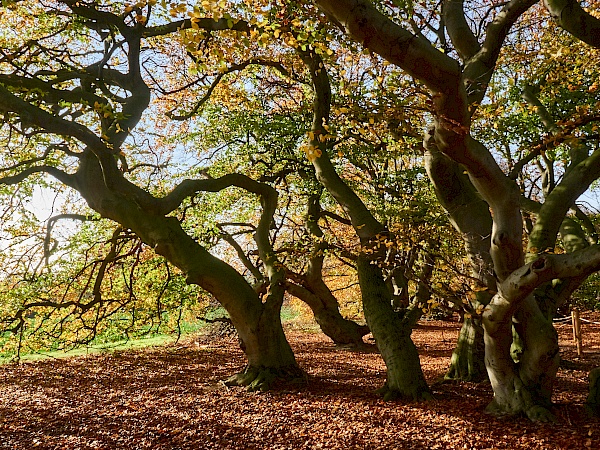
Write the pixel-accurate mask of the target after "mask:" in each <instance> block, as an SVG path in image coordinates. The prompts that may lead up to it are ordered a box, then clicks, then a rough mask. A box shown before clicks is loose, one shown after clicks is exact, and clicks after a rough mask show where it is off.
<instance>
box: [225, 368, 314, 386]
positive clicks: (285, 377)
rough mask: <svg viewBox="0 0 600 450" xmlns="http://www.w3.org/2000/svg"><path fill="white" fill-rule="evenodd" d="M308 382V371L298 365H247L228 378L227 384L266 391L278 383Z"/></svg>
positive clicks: (299, 383)
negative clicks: (275, 366)
mask: <svg viewBox="0 0 600 450" xmlns="http://www.w3.org/2000/svg"><path fill="white" fill-rule="evenodd" d="M306 383H307V377H306V373H305V372H304V371H303V370H302V369H300V368H299V367H298V366H290V367H277V368H274V367H256V366H247V367H246V368H245V369H244V370H243V371H242V372H240V373H237V374H235V375H233V376H231V377H229V378H228V379H227V380H225V382H224V384H225V386H245V387H246V388H247V390H248V391H249V392H256V391H260V392H266V391H269V390H271V389H273V388H274V387H275V386H276V385H281V384H284V385H288V386H289V385H296V386H298V385H300V386H303V385H305V384H306Z"/></svg>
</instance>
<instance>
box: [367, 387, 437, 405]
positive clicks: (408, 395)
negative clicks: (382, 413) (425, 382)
mask: <svg viewBox="0 0 600 450" xmlns="http://www.w3.org/2000/svg"><path fill="white" fill-rule="evenodd" d="M375 393H376V394H378V395H381V396H382V397H383V401H386V402H388V401H393V400H407V401H413V402H419V401H428V400H433V395H431V391H429V389H428V388H427V387H426V388H425V389H418V388H417V389H415V390H411V392H406V391H401V390H399V389H393V388H390V387H389V386H388V384H387V383H386V384H384V385H383V386H382V387H380V388H379V389H377V390H376V391H375Z"/></svg>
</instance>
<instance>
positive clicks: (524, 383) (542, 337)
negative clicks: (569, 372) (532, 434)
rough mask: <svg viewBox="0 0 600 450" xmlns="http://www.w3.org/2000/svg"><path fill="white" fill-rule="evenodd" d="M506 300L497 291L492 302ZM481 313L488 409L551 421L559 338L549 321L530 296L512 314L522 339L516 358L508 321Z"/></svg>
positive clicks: (492, 314)
mask: <svg viewBox="0 0 600 450" xmlns="http://www.w3.org/2000/svg"><path fill="white" fill-rule="evenodd" d="M505 301H506V300H504V299H502V298H501V297H500V294H499V295H498V296H497V297H496V298H495V299H494V301H493V303H494V304H500V303H502V302H505ZM498 319H501V317H494V313H493V310H492V309H490V310H489V311H488V312H487V313H486V314H484V322H483V323H484V329H485V331H486V333H485V363H486V367H487V371H488V374H489V377H490V382H491V384H492V388H493V390H494V399H493V400H492V402H491V403H490V405H488V408H487V411H488V412H490V413H492V414H495V415H517V414H525V415H526V416H527V417H529V418H530V419H531V420H534V421H552V420H554V417H553V415H552V413H551V412H550V407H551V405H552V403H551V396H552V388H553V384H554V381H555V379H556V372H557V370H558V363H559V353H558V338H557V334H556V331H555V330H554V327H553V326H552V322H551V321H548V320H547V319H546V318H545V317H544V316H543V314H542V313H541V311H540V310H539V308H538V306H537V304H536V302H535V300H534V298H533V296H532V295H530V296H529V297H527V298H526V299H525V300H524V301H523V303H522V306H521V308H519V310H518V311H517V313H516V314H515V330H516V331H517V333H518V334H519V336H520V338H521V342H522V352H521V353H520V355H519V361H518V362H515V361H514V360H513V358H512V357H511V351H510V349H511V345H512V344H513V335H512V328H511V322H508V321H505V320H498Z"/></svg>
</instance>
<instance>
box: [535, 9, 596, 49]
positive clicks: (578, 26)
mask: <svg viewBox="0 0 600 450" xmlns="http://www.w3.org/2000/svg"><path fill="white" fill-rule="evenodd" d="M544 5H545V6H546V9H547V10H548V12H549V13H550V15H551V16H552V18H553V19H554V20H555V21H556V23H558V24H559V25H560V26H561V27H562V28H564V29H565V30H566V31H567V32H569V33H571V34H572V35H573V36H575V37H576V38H577V39H579V40H581V41H583V42H585V43H587V44H589V45H591V46H592V47H597V48H599V47H600V20H599V19H598V18H596V17H594V16H592V15H591V14H589V13H588V12H587V11H586V10H585V9H583V8H582V7H581V5H580V4H579V2H577V1H576V0H544Z"/></svg>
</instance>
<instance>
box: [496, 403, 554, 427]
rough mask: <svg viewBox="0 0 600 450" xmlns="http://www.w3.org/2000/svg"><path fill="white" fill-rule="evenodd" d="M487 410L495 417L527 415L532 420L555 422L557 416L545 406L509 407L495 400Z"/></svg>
mask: <svg viewBox="0 0 600 450" xmlns="http://www.w3.org/2000/svg"><path fill="white" fill-rule="evenodd" d="M485 412H486V413H487V414H490V415H492V416H495V417H511V416H521V415H525V416H527V418H528V419H529V420H531V421H532V422H542V423H555V422H556V416H555V415H554V414H552V412H551V411H550V410H549V409H548V408H547V407H545V406H541V405H533V406H530V407H529V408H525V407H523V408H518V409H517V408H512V409H511V408H507V407H503V406H501V405H499V404H498V402H496V401H495V400H492V402H491V403H490V404H489V405H488V406H487V407H486V408H485Z"/></svg>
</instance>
